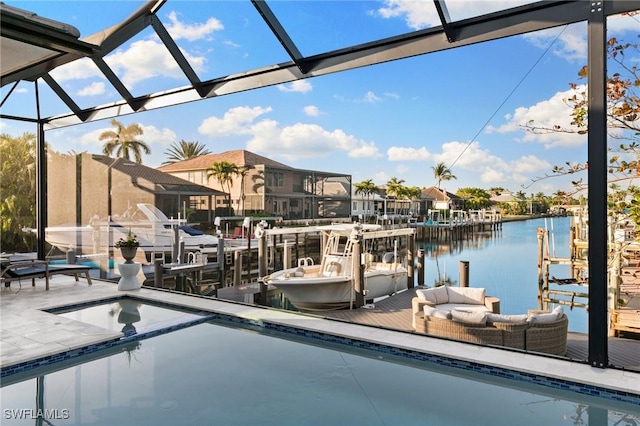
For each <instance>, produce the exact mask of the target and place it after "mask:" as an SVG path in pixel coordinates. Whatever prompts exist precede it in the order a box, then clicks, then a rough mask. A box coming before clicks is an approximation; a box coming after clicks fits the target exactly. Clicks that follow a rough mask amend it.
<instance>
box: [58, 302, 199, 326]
mask: <svg viewBox="0 0 640 426" xmlns="http://www.w3.org/2000/svg"><path fill="white" fill-rule="evenodd" d="M54 313H56V314H57V315H59V316H62V317H65V318H67V319H72V320H75V321H80V322H85V323H87V324H91V325H95V326H97V327H102V328H106V329H108V330H113V331H122V332H123V333H125V334H127V335H128V334H134V333H136V332H139V331H141V330H145V329H147V328H148V327H150V326H153V325H158V324H163V325H166V324H170V323H175V322H179V321H183V322H187V321H191V320H194V319H198V318H201V316H200V315H197V314H194V313H190V312H187V311H183V310H180V309H176V308H173V307H171V308H169V307H162V306H158V305H154V304H151V303H147V302H144V301H142V300H140V299H136V298H132V297H123V298H119V299H117V300H113V301H109V302H106V303H104V302H102V303H99V304H96V305H90V306H83V307H75V308H71V309H70V310H64V311H56V312H54Z"/></svg>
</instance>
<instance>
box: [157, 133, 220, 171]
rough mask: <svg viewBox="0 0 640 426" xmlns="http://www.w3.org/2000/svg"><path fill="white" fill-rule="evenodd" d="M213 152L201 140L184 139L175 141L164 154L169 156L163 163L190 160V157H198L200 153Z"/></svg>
mask: <svg viewBox="0 0 640 426" xmlns="http://www.w3.org/2000/svg"><path fill="white" fill-rule="evenodd" d="M207 154H211V151H209V150H208V149H207V147H206V146H205V145H204V144H201V143H199V142H197V141H196V142H187V141H185V140H184V139H183V140H181V141H180V142H174V143H172V144H171V146H169V148H167V150H166V151H165V152H164V155H166V156H167V160H165V161H164V162H163V163H162V164H163V165H164V164H173V163H177V162H179V161H183V160H188V159H190V158H194V157H198V156H199V155H207Z"/></svg>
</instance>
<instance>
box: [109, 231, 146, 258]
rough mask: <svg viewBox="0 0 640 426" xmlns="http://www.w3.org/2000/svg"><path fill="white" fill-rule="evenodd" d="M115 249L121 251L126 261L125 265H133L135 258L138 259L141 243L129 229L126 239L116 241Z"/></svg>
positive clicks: (121, 238)
mask: <svg viewBox="0 0 640 426" xmlns="http://www.w3.org/2000/svg"><path fill="white" fill-rule="evenodd" d="M115 247H116V248H119V249H120V253H122V257H123V258H124V260H125V262H124V263H133V258H134V257H136V253H137V251H138V247H140V241H139V240H138V238H137V237H136V236H135V235H134V234H133V233H132V232H131V229H129V231H128V232H127V235H126V237H120V239H119V240H118V241H116V244H115Z"/></svg>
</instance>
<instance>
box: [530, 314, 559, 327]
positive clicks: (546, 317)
mask: <svg viewBox="0 0 640 426" xmlns="http://www.w3.org/2000/svg"><path fill="white" fill-rule="evenodd" d="M556 321H558V314H556V313H555V312H549V313H546V314H537V313H532V314H530V315H529V324H531V325H534V324H550V323H552V322H556Z"/></svg>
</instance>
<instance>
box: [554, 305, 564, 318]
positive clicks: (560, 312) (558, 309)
mask: <svg viewBox="0 0 640 426" xmlns="http://www.w3.org/2000/svg"><path fill="white" fill-rule="evenodd" d="M551 313H552V314H556V318H557V319H560V318H562V315H563V314H564V310H563V309H562V306H556V307H555V308H554V309H553V311H551Z"/></svg>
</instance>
